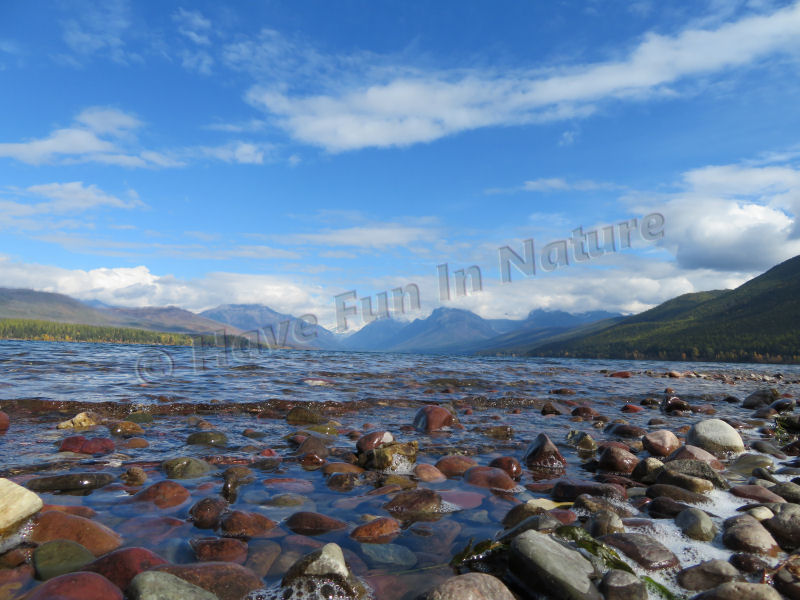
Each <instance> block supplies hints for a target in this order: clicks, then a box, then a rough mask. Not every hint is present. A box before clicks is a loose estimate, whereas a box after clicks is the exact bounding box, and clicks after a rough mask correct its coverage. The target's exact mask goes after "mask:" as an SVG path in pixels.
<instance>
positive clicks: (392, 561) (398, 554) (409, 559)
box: [361, 544, 417, 569]
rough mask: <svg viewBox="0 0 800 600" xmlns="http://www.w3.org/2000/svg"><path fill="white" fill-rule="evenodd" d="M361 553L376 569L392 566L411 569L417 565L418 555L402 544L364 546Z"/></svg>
mask: <svg viewBox="0 0 800 600" xmlns="http://www.w3.org/2000/svg"><path fill="white" fill-rule="evenodd" d="M361 552H362V553H363V554H364V556H365V557H366V559H367V561H368V562H369V563H370V564H371V565H374V566H376V567H381V566H385V565H391V566H393V567H395V568H399V569H410V568H411V567H413V566H414V565H416V564H417V556H416V554H414V553H413V552H412V551H411V550H409V549H408V548H406V547H405V546H401V545H400V544H362V545H361Z"/></svg>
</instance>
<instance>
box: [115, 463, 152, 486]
mask: <svg viewBox="0 0 800 600" xmlns="http://www.w3.org/2000/svg"><path fill="white" fill-rule="evenodd" d="M119 477H120V479H122V481H124V482H125V483H126V484H127V485H130V486H133V487H138V486H140V485H144V483H145V482H146V481H147V473H145V472H144V469H142V468H141V467H130V468H128V469H126V470H125V472H124V473H123V474H122V475H120V476H119Z"/></svg>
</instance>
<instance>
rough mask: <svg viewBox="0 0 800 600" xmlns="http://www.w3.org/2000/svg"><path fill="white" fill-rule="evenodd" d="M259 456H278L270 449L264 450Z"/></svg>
mask: <svg viewBox="0 0 800 600" xmlns="http://www.w3.org/2000/svg"><path fill="white" fill-rule="evenodd" d="M259 455H260V456H278V453H277V452H275V450H273V449H272V448H264V449H263V450H262V451H261V452H260V453H259Z"/></svg>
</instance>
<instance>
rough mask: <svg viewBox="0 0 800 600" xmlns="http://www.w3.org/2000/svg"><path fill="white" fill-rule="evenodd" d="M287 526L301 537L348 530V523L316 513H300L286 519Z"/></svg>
mask: <svg viewBox="0 0 800 600" xmlns="http://www.w3.org/2000/svg"><path fill="white" fill-rule="evenodd" d="M286 526H287V527H288V528H289V529H291V530H292V531H294V532H295V533H299V534H301V535H321V534H323V533H328V532H329V531H338V530H340V529H347V523H345V522H344V521H340V520H339V519H334V518H333V517H328V516H326V515H321V514H319V513H315V512H307V511H300V512H296V513H294V514H293V515H292V516H291V517H289V518H288V519H286Z"/></svg>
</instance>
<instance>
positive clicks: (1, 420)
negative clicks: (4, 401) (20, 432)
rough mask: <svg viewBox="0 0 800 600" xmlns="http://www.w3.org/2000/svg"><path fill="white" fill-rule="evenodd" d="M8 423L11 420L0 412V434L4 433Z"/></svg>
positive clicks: (6, 414)
mask: <svg viewBox="0 0 800 600" xmlns="http://www.w3.org/2000/svg"><path fill="white" fill-rule="evenodd" d="M10 423H11V419H10V418H9V416H8V413H6V412H3V411H2V410H0V433H3V432H5V431H6V430H7V429H8V426H9V424H10Z"/></svg>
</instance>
